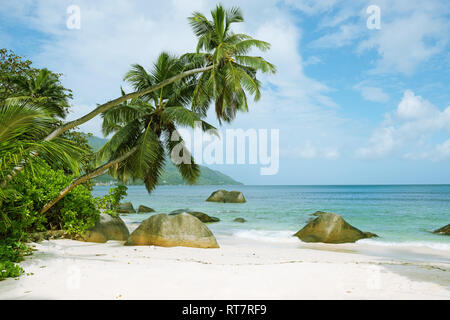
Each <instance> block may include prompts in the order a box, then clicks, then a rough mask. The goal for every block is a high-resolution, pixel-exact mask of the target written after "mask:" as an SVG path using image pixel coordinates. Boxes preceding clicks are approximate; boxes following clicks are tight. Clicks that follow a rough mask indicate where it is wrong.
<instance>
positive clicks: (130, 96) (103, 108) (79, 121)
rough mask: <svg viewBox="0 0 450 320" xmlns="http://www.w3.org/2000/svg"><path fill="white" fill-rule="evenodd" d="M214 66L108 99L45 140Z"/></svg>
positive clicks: (13, 173)
mask: <svg viewBox="0 0 450 320" xmlns="http://www.w3.org/2000/svg"><path fill="white" fill-rule="evenodd" d="M212 68H213V66H212V65H211V66H207V67H203V68H197V69H192V70H189V71H185V72H183V73H180V74H178V75H176V76H173V77H172V78H169V79H167V80H164V81H161V82H160V83H158V84H155V85H153V86H150V87H148V88H146V89H143V90H139V91H136V92H132V93H128V94H125V95H123V96H121V97H119V98H116V99H114V100H111V101H108V102H106V103H104V104H102V105H99V106H98V107H97V108H95V109H94V110H92V111H91V112H89V113H88V114H86V115H84V116H82V117H81V118H78V119H76V120H73V121H70V122H67V123H66V124H64V125H62V126H61V127H59V128H57V129H56V130H54V131H53V132H52V133H50V134H49V135H48V136H47V137H45V138H44V141H51V140H53V139H55V138H56V137H58V136H59V135H61V134H62V133H64V132H66V131H67V130H70V129H73V128H75V127H78V126H79V125H81V124H83V123H85V122H87V121H89V120H91V119H92V118H94V117H95V116H97V115H99V114H100V113H102V112H105V111H107V110H109V109H111V108H112V107H114V106H116V105H118V104H121V103H122V102H124V101H127V100H130V99H135V98H138V97H141V96H143V95H145V94H148V93H150V92H153V91H155V90H158V89H161V88H162V87H165V86H166V85H168V84H171V83H173V82H175V81H178V80H181V79H183V78H185V77H188V76H190V75H193V74H197V73H201V72H205V71H208V70H211V69H212ZM37 155H38V152H37V151H33V152H31V153H30V157H36V156H37ZM26 163H27V161H26V160H25V159H24V160H22V161H20V162H19V164H18V165H17V166H16V167H14V169H13V170H12V171H11V173H10V174H8V175H7V176H6V177H5V178H4V179H3V181H2V182H1V183H0V187H1V188H4V187H5V186H6V185H7V184H8V183H9V182H10V181H11V180H12V179H14V177H15V176H16V175H17V174H18V173H19V172H21V171H22V170H23V169H24V167H25V165H26Z"/></svg>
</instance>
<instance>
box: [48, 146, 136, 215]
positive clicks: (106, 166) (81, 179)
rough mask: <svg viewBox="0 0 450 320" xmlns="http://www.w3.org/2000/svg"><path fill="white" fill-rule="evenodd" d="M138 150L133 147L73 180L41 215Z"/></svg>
mask: <svg viewBox="0 0 450 320" xmlns="http://www.w3.org/2000/svg"><path fill="white" fill-rule="evenodd" d="M137 149H138V147H137V146H136V147H133V148H131V149H130V150H129V151H128V152H127V153H125V154H123V155H122V156H120V157H119V158H117V159H114V160H112V161H110V162H108V163H105V164H103V165H101V166H100V167H97V168H96V169H94V170H92V171H91V172H88V173H86V174H85V175H83V176H81V177H79V178H77V179H75V180H73V182H72V183H71V184H70V185H68V186H67V187H66V188H64V189H63V190H61V192H60V193H59V194H58V196H57V197H56V198H55V199H54V200H52V201H50V202H48V203H47V204H46V205H45V206H44V207H42V209H41V213H46V212H47V211H48V210H49V209H50V208H51V207H53V206H54V205H55V204H56V203H58V201H59V200H61V199H62V198H64V197H65V196H66V195H67V194H68V193H69V192H70V191H71V190H72V189H73V188H75V187H76V186H78V185H80V184H82V183H83V182H86V181H88V180H90V179H93V178H95V177H98V176H101V175H103V174H105V173H106V172H107V170H108V169H109V168H110V167H112V166H113V165H115V164H117V163H119V162H122V161H123V160H125V159H127V158H128V157H129V156H131V155H132V154H133V153H135V152H136V150H137Z"/></svg>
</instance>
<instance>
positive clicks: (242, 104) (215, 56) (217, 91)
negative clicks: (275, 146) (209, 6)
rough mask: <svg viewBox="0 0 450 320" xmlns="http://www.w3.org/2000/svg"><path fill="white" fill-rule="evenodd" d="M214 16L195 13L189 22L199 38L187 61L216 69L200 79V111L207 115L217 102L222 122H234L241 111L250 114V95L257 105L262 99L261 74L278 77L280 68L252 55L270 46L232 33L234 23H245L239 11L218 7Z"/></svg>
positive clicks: (195, 95) (196, 101)
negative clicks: (212, 104)
mask: <svg viewBox="0 0 450 320" xmlns="http://www.w3.org/2000/svg"><path fill="white" fill-rule="evenodd" d="M211 16H212V20H208V19H207V18H206V17H205V16H204V15H203V14H202V13H200V12H194V13H193V14H192V16H191V17H190V18H189V23H190V25H191V27H192V29H193V31H194V33H195V35H196V36H197V38H198V44H197V51H196V53H190V54H186V55H184V56H183V58H184V59H186V60H187V61H191V62H194V63H197V64H199V65H203V66H205V65H210V66H212V68H211V69H210V70H208V71H206V72H203V73H201V74H200V75H199V76H198V83H197V85H196V88H195V90H194V93H193V100H192V102H193V105H194V107H195V108H196V110H198V111H200V112H202V113H204V114H206V111H207V109H208V107H209V105H210V104H211V103H212V102H213V101H214V102H215V111H216V115H217V118H218V120H219V122H221V121H226V122H230V121H232V120H233V119H234V118H235V116H236V112H237V111H248V102H247V94H250V95H252V96H253V97H254V100H255V101H258V100H259V99H260V96H261V92H260V90H261V82H260V81H259V80H258V79H257V77H256V75H257V72H258V71H259V72H263V73H275V71H276V68H275V66H274V65H273V64H271V63H269V62H268V61H266V60H265V59H264V58H262V57H260V56H251V55H249V53H250V51H251V50H253V49H255V48H256V49H259V50H261V51H266V50H268V49H269V48H270V44H269V43H267V42H265V41H261V40H256V39H253V38H252V37H250V36H248V35H246V34H242V33H234V32H233V31H232V30H231V27H232V24H233V23H239V22H243V21H244V18H243V15H242V12H241V10H240V9H239V8H238V7H233V8H230V9H224V8H223V7H222V5H218V6H217V7H216V8H215V9H214V10H212V11H211Z"/></svg>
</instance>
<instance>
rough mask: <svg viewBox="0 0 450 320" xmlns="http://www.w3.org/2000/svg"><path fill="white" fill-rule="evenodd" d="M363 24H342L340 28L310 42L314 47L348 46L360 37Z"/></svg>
mask: <svg viewBox="0 0 450 320" xmlns="http://www.w3.org/2000/svg"><path fill="white" fill-rule="evenodd" d="M361 28H362V27H361V25H358V24H350V23H349V24H342V25H340V26H339V30H338V31H336V32H333V33H329V34H326V35H324V36H322V37H320V38H319V39H316V40H314V41H312V42H311V43H310V45H311V47H313V48H336V47H343V46H347V45H349V44H351V43H353V41H354V40H355V39H357V38H359V37H361Z"/></svg>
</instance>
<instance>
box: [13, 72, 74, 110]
mask: <svg viewBox="0 0 450 320" xmlns="http://www.w3.org/2000/svg"><path fill="white" fill-rule="evenodd" d="M14 83H15V85H16V90H17V91H18V94H16V95H15V96H13V97H10V98H8V100H29V101H31V102H33V103H35V104H39V105H41V108H43V109H45V110H47V112H48V113H49V114H51V115H53V116H57V117H60V118H65V117H66V115H67V111H68V109H69V98H71V97H72V95H71V93H70V90H68V89H66V88H64V87H63V86H62V85H61V82H60V81H59V78H58V75H56V74H54V73H52V72H51V71H49V70H48V69H45V68H44V69H41V70H39V72H38V73H37V74H36V75H35V76H21V77H17V78H16V79H15V81H14Z"/></svg>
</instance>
